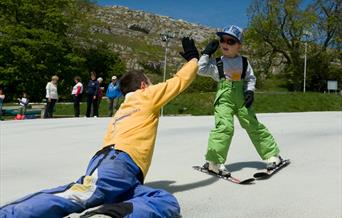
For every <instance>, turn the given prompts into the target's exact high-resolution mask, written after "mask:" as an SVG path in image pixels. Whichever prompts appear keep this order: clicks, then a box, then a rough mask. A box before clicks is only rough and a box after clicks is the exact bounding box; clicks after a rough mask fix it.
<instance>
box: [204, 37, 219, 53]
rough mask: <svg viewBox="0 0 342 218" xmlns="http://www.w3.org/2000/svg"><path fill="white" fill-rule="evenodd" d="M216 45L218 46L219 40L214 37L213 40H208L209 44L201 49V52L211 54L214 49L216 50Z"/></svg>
mask: <svg viewBox="0 0 342 218" xmlns="http://www.w3.org/2000/svg"><path fill="white" fill-rule="evenodd" d="M218 46H219V41H218V40H216V39H214V40H212V41H210V42H209V44H208V45H207V46H206V47H205V49H204V50H203V51H202V54H207V55H209V56H211V55H212V54H214V53H215V51H216V50H217V48H218Z"/></svg>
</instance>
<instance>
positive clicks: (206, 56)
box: [198, 40, 220, 81]
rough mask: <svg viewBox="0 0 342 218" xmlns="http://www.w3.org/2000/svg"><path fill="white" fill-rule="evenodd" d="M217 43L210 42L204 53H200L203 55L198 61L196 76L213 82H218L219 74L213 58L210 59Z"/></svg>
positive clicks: (214, 41) (215, 41)
mask: <svg viewBox="0 0 342 218" xmlns="http://www.w3.org/2000/svg"><path fill="white" fill-rule="evenodd" d="M218 43H219V42H218V41H217V40H212V41H211V42H209V44H208V45H207V46H206V47H205V49H204V51H203V52H202V53H203V55H202V56H201V58H200V59H199V61H198V65H199V70H198V75H200V76H206V77H211V78H212V79H213V80H215V81H219V80H220V78H219V73H218V70H217V67H216V60H215V59H214V58H210V57H211V55H212V54H214V53H215V51H216V50H217V48H218Z"/></svg>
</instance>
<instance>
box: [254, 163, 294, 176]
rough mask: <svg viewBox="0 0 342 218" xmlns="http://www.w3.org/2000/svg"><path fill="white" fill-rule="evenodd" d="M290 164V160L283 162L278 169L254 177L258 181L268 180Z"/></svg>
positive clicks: (258, 173)
mask: <svg viewBox="0 0 342 218" xmlns="http://www.w3.org/2000/svg"><path fill="white" fill-rule="evenodd" d="M290 163H291V162H290V160H289V159H286V160H283V161H282V163H281V164H280V165H278V166H277V167H276V168H274V169H273V170H264V171H260V172H257V173H254V175H253V177H254V178H255V179H257V180H262V179H268V178H270V177H271V176H273V175H274V174H276V173H277V172H278V171H279V170H281V169H282V168H284V167H286V166H287V165H289V164H290Z"/></svg>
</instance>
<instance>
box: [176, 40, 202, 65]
mask: <svg viewBox="0 0 342 218" xmlns="http://www.w3.org/2000/svg"><path fill="white" fill-rule="evenodd" d="M182 46H183V52H179V54H180V55H182V57H183V58H185V60H187V61H190V60H191V59H193V58H197V59H199V54H198V51H197V48H196V46H195V42H194V40H193V39H190V38H189V37H184V38H183V39H182Z"/></svg>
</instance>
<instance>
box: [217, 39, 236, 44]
mask: <svg viewBox="0 0 342 218" xmlns="http://www.w3.org/2000/svg"><path fill="white" fill-rule="evenodd" d="M220 42H221V43H227V44H228V45H235V44H236V43H237V40H235V39H224V38H221V39H220Z"/></svg>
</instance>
